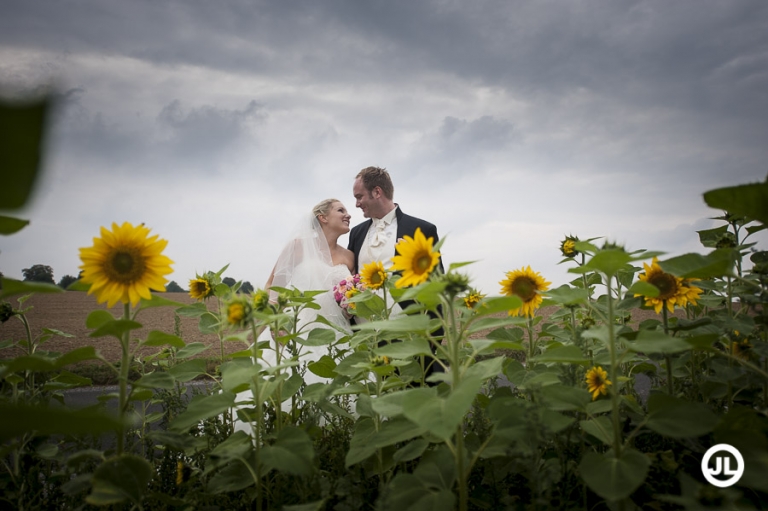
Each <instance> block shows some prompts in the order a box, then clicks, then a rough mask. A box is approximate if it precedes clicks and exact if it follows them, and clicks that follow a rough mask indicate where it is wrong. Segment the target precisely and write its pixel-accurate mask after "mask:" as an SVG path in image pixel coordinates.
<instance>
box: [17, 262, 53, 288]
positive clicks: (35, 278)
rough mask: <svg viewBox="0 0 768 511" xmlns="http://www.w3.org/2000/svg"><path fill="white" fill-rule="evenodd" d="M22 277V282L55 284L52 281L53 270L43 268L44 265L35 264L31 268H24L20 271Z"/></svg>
mask: <svg viewBox="0 0 768 511" xmlns="http://www.w3.org/2000/svg"><path fill="white" fill-rule="evenodd" d="M21 273H22V274H23V275H24V280H28V281H32V282H48V283H49V284H55V283H56V281H54V280H53V268H51V267H50V266H45V265H44V264H36V265H34V266H32V267H31V268H24V269H23V270H21Z"/></svg>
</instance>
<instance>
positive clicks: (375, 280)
mask: <svg viewBox="0 0 768 511" xmlns="http://www.w3.org/2000/svg"><path fill="white" fill-rule="evenodd" d="M382 282H384V279H383V278H382V276H381V272H379V271H377V272H375V273H374V274H373V275H371V284H374V285H375V284H381V283H382Z"/></svg>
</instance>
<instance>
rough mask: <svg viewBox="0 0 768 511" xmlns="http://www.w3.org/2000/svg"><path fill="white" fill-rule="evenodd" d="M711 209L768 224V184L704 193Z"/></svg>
mask: <svg viewBox="0 0 768 511" xmlns="http://www.w3.org/2000/svg"><path fill="white" fill-rule="evenodd" d="M704 202H706V203H707V205H708V206H709V207H712V208H717V209H722V210H723V211H727V212H728V213H730V214H732V215H741V216H746V217H749V218H754V219H755V220H757V221H758V222H761V223H763V224H768V183H754V184H746V185H739V186H730V187H727V188H718V189H716V190H710V191H708V192H706V193H704Z"/></svg>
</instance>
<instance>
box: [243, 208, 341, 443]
mask: <svg viewBox="0 0 768 511" xmlns="http://www.w3.org/2000/svg"><path fill="white" fill-rule="evenodd" d="M289 239H290V241H289V242H288V244H287V245H286V246H285V248H284V249H283V251H282V252H281V254H280V257H279V258H278V260H277V263H276V264H275V269H274V272H273V279H272V286H273V287H282V288H286V289H293V288H296V289H298V290H299V291H320V290H325V292H324V293H322V294H320V295H316V296H315V297H314V301H315V303H316V304H317V305H319V306H320V309H319V310H316V309H311V308H304V309H302V311H301V312H300V313H299V316H298V318H297V325H296V330H297V331H298V332H301V333H302V334H301V335H300V337H303V338H304V339H306V337H307V335H309V332H310V331H311V330H313V329H315V328H326V329H332V330H333V331H334V332H335V334H336V341H338V340H339V339H341V338H342V337H343V336H345V335H347V334H351V332H352V329H351V328H350V323H349V320H348V319H347V318H346V317H345V316H344V313H343V311H342V309H341V307H339V305H338V304H337V303H336V300H335V299H334V296H333V287H334V286H335V285H337V284H338V283H339V282H341V281H342V280H344V279H345V278H347V277H348V276H349V275H350V271H349V268H347V266H346V265H345V264H335V265H334V264H333V260H332V258H331V253H330V249H329V247H328V242H327V241H326V238H325V234H324V233H323V230H322V228H321V226H320V222H319V221H318V220H317V218H316V217H314V216H311V217H310V218H309V221H307V220H304V221H302V223H301V224H300V226H299V227H298V229H296V231H295V232H294V234H293V235H292V236H291V237H290V238H289ZM270 293H271V294H272V299H275V298H277V293H276V292H274V291H270ZM318 316H323V317H324V318H325V319H326V320H328V322H329V323H331V324H333V325H334V326H335V327H336V328H332V327H330V326H328V325H326V324H323V323H318V322H317V318H318ZM262 341H269V343H270V346H271V347H273V348H274V346H275V344H274V340H273V339H272V333H271V332H270V331H269V330H265V331H264V332H262V334H261V335H260V336H259V339H257V340H256V342H262ZM299 353H300V355H299V362H300V363H302V364H308V363H309V362H314V361H317V360H319V359H320V358H321V357H322V356H323V355H326V354H328V353H329V346H303V345H302V346H301V348H300V351H299ZM286 356H288V357H290V355H289V354H286ZM276 359H277V357H276V354H275V350H274V349H263V350H262V354H261V357H260V359H259V360H257V361H256V362H258V363H259V365H261V366H262V367H265V366H274V365H275V364H276ZM304 382H305V384H307V385H311V384H313V383H329V382H330V379H328V378H323V377H321V376H318V375H316V374H314V373H312V372H311V371H309V370H308V369H307V370H306V371H305V372H304ZM252 398H253V395H252V393H251V391H250V390H248V391H244V392H240V393H239V394H238V395H237V397H236V399H235V403H236V406H237V405H245V406H250V405H251V404H252ZM249 401H250V402H251V403H249ZM246 403H249V404H246ZM286 406H288V407H289V408H288V409H290V401H284V402H283V404H282V407H283V410H285V411H287V409H286ZM235 430H242V431H245V432H247V433H250V432H251V427H250V424H248V423H243V422H241V421H240V420H236V421H235Z"/></svg>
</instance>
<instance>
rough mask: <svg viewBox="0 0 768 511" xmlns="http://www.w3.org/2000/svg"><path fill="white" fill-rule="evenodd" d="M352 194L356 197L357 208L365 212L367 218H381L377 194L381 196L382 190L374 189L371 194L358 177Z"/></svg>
mask: <svg viewBox="0 0 768 511" xmlns="http://www.w3.org/2000/svg"><path fill="white" fill-rule="evenodd" d="M352 193H353V194H354V195H355V206H357V207H358V208H360V209H361V210H362V211H363V216H364V217H365V218H381V216H380V215H379V213H378V210H379V207H378V205H379V202H378V200H377V194H378V195H379V196H381V190H379V189H378V188H374V189H373V190H371V191H370V192H369V191H368V190H366V189H365V185H364V184H363V180H362V179H360V178H359V177H358V178H357V179H355V184H354V185H353V186H352Z"/></svg>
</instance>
